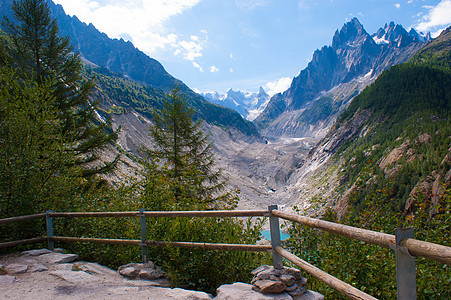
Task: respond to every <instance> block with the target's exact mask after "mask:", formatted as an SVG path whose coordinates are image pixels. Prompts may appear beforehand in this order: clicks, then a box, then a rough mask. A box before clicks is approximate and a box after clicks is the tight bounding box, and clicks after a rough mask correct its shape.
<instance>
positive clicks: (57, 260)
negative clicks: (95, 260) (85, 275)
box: [38, 252, 78, 264]
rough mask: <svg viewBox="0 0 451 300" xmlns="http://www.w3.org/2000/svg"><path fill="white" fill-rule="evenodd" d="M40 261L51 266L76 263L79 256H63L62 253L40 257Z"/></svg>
mask: <svg viewBox="0 0 451 300" xmlns="http://www.w3.org/2000/svg"><path fill="white" fill-rule="evenodd" d="M38 259H39V260H42V261H43V262H44V263H49V264H64V263H70V262H73V261H76V260H77V259H78V255H76V254H62V253H54V252H52V253H48V254H43V255H40V256H38Z"/></svg>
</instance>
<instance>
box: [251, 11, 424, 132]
mask: <svg viewBox="0 0 451 300" xmlns="http://www.w3.org/2000/svg"><path fill="white" fill-rule="evenodd" d="M421 37H422V36H421V35H419V34H418V33H416V32H415V31H411V32H410V33H408V32H407V31H405V30H404V29H403V28H402V26H400V25H395V24H394V23H390V25H386V26H385V27H384V28H383V29H382V28H381V29H380V30H379V33H378V34H376V35H374V36H371V35H370V34H368V33H367V32H366V31H365V29H364V28H363V26H362V24H360V22H359V21H358V20H357V19H356V18H354V19H352V20H351V21H350V22H348V23H346V24H345V25H344V26H343V27H342V28H341V30H340V31H338V30H337V31H336V32H335V35H334V37H333V40H332V46H324V47H323V48H322V49H321V50H317V51H315V52H314V53H313V58H312V60H311V62H310V63H309V64H308V66H307V67H306V68H305V69H304V70H302V71H301V72H300V74H299V76H297V77H295V78H294V79H293V82H292V84H291V86H290V88H289V89H288V90H286V91H285V92H283V93H279V94H276V95H274V96H273V97H272V98H271V100H270V101H269V103H268V105H267V107H266V109H265V110H264V111H263V112H262V114H261V115H260V116H259V117H257V119H256V120H255V121H254V123H255V124H256V125H257V126H258V127H260V128H263V129H265V130H264V135H266V136H269V137H279V136H291V137H302V136H309V135H314V134H315V132H311V131H310V130H309V129H308V125H312V126H317V125H318V123H317V122H318V120H315V119H314V120H311V121H310V120H308V118H307V116H305V115H304V117H302V118H301V120H298V119H293V117H292V115H293V114H295V115H297V117H299V116H300V115H302V114H303V110H304V109H308V108H309V107H310V106H311V105H312V103H315V101H317V100H318V99H321V97H326V98H327V97H328V98H335V100H334V102H333V103H332V104H333V105H335V106H339V107H340V108H339V109H338V110H334V113H336V112H338V111H342V110H343V109H344V108H345V107H346V105H347V104H348V103H349V100H351V99H352V97H348V95H349V94H352V93H349V92H345V94H346V96H344V97H336V96H337V95H335V96H333V90H334V89H336V88H337V87H339V86H341V89H343V88H344V87H346V86H349V90H356V93H354V94H353V95H352V96H355V95H356V94H358V92H360V91H361V90H362V89H363V88H364V87H365V86H366V85H368V84H370V83H371V82H372V81H373V80H374V78H375V77H377V75H379V74H380V73H381V72H382V71H383V70H385V69H387V68H388V67H390V66H391V65H395V64H399V63H401V62H404V61H406V60H407V59H408V58H410V57H411V56H412V55H413V54H414V53H416V52H417V51H418V50H420V49H421V48H422V47H423V46H424V43H423V42H422V41H421V40H425V38H423V39H422V38H421ZM376 41H377V42H378V43H377V42H376ZM381 41H383V42H381ZM354 81H357V82H360V81H361V82H362V83H364V84H360V86H358V87H357V88H356V84H355V82H354ZM329 92H332V95H327V94H328V93H329ZM287 113H288V114H287ZM285 117H287V118H291V121H287V120H286V118H285ZM329 117H333V118H332V119H331V120H332V121H333V119H334V117H336V114H335V115H334V114H332V115H327V116H325V118H324V119H322V121H327V122H326V123H327V124H329V125H330V122H329V121H330V120H329V121H328V120H327V119H328V118H329ZM329 119H330V118H329ZM305 125H307V128H305ZM326 127H327V126H326ZM293 128H299V129H298V130H296V129H295V130H293ZM322 129H324V128H322Z"/></svg>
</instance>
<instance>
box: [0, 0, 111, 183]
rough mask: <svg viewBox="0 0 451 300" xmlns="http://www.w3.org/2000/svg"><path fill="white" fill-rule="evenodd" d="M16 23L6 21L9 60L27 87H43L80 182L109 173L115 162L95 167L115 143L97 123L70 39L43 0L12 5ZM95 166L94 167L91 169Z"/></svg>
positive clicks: (89, 84)
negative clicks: (102, 152)
mask: <svg viewBox="0 0 451 300" xmlns="http://www.w3.org/2000/svg"><path fill="white" fill-rule="evenodd" d="M11 9H12V11H13V15H14V19H13V20H10V19H8V18H5V19H4V20H3V21H2V22H1V25H2V28H3V30H4V31H5V33H6V36H7V41H8V43H7V44H6V50H7V54H8V57H7V61H8V64H9V65H10V66H11V67H13V68H14V69H15V70H16V71H17V74H18V78H20V79H21V80H24V81H26V82H27V83H28V84H32V85H36V86H38V87H45V88H46V89H48V90H49V91H50V92H49V93H48V95H46V96H47V97H48V98H49V99H48V105H51V106H53V107H54V109H56V110H57V111H58V114H57V116H58V118H59V119H60V124H61V127H60V135H61V138H62V139H63V141H64V142H65V143H66V144H67V145H70V149H71V151H72V153H73V155H75V156H76V159H75V160H73V163H74V164H77V165H80V166H83V167H84V170H83V174H82V175H83V177H85V178H89V177H92V176H93V175H96V174H100V173H105V172H107V171H110V170H111V169H112V168H114V166H115V165H116V163H117V161H118V157H116V159H113V160H112V161H111V162H108V163H103V164H98V161H99V156H98V154H99V150H101V149H102V148H103V147H105V146H106V145H108V144H110V143H111V142H113V141H115V140H116V139H117V132H113V131H112V130H111V128H110V126H109V123H104V122H97V121H95V110H96V103H95V101H93V100H92V99H90V95H91V92H92V88H93V86H94V82H93V81H92V80H87V81H86V80H83V78H82V76H81V73H80V72H81V65H82V63H81V59H80V57H79V55H78V53H73V47H72V46H71V45H70V41H69V39H68V38H62V37H60V36H59V28H58V25H57V23H56V19H53V18H52V16H51V13H50V8H49V6H48V3H47V1H45V0H21V1H13V4H12V6H11ZM95 162H97V164H93V163H95Z"/></svg>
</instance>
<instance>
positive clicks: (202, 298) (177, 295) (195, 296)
mask: <svg viewBox="0 0 451 300" xmlns="http://www.w3.org/2000/svg"><path fill="white" fill-rule="evenodd" d="M165 296H167V297H168V298H174V299H188V300H211V299H212V297H211V296H210V295H209V294H207V293H204V292H196V291H189V290H183V289H179V288H175V289H170V290H169V291H168V292H167V293H166V295H165Z"/></svg>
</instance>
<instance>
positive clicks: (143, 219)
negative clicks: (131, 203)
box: [139, 208, 148, 263]
mask: <svg viewBox="0 0 451 300" xmlns="http://www.w3.org/2000/svg"><path fill="white" fill-rule="evenodd" d="M145 211H146V210H145V209H144V208H141V209H140V210H139V219H140V223H141V255H142V260H143V263H146V262H147V256H148V252H147V245H146V244H145V242H146V240H147V225H146V217H145V216H144V214H143V213H144V212H145Z"/></svg>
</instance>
